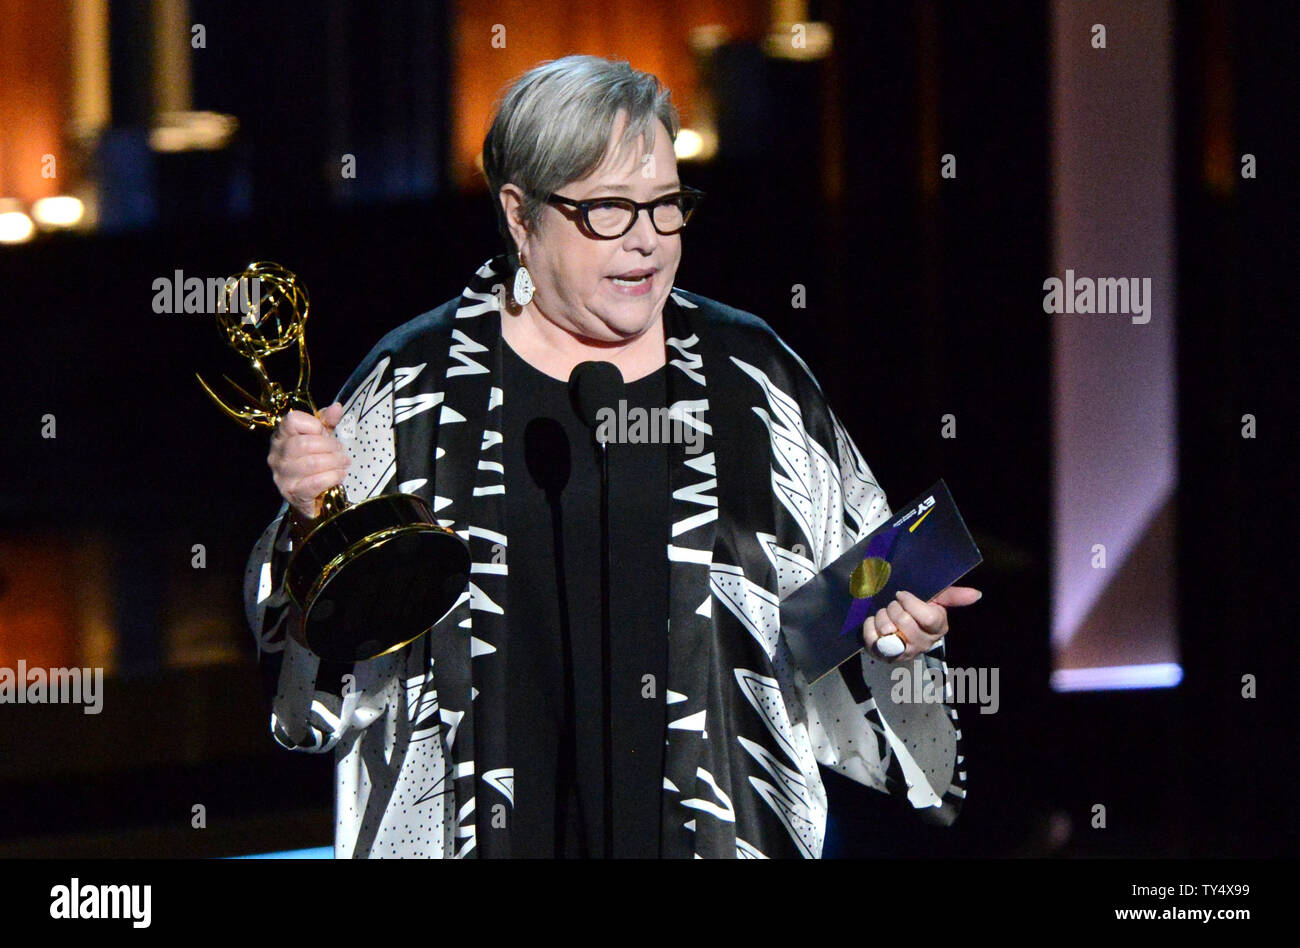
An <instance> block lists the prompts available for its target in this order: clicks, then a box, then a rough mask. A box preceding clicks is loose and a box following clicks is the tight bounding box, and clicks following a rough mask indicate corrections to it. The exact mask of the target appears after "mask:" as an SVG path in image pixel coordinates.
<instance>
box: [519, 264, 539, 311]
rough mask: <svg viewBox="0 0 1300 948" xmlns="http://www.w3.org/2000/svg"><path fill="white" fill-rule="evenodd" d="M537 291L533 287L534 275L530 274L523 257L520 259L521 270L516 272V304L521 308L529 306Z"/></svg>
mask: <svg viewBox="0 0 1300 948" xmlns="http://www.w3.org/2000/svg"><path fill="white" fill-rule="evenodd" d="M535 289H536V287H535V286H533V275H532V274H531V273H529V272H528V268H527V267H526V266H524V258H523V257H522V256H521V257H520V258H519V269H518V270H516V271H515V289H514V297H515V302H516V303H518V304H519V305H520V306H527V305H528V304H529V302H531V301H532V298H533V291H534V290H535Z"/></svg>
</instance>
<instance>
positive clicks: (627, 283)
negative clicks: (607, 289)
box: [611, 275, 648, 286]
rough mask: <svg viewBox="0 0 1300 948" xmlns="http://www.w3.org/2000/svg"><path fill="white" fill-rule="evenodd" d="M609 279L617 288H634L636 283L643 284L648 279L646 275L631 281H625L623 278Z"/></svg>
mask: <svg viewBox="0 0 1300 948" xmlns="http://www.w3.org/2000/svg"><path fill="white" fill-rule="evenodd" d="M611 279H612V280H613V281H614V282H615V283H617V284H618V285H619V286H636V285H637V284H638V283H641V282H643V281H644V280H646V279H648V275H647V276H639V277H636V278H635V279H631V280H625V279H623V277H611Z"/></svg>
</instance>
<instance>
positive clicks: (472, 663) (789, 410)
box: [246, 257, 965, 858]
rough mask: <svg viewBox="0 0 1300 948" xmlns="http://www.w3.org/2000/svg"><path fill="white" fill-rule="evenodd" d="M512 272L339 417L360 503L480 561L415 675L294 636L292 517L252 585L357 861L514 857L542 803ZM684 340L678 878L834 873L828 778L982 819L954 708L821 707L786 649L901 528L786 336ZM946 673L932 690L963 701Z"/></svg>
mask: <svg viewBox="0 0 1300 948" xmlns="http://www.w3.org/2000/svg"><path fill="white" fill-rule="evenodd" d="M505 266H506V262H505V260H504V258H501V257H497V258H493V259H491V260H489V261H487V262H486V263H484V264H483V266H481V267H480V268H479V270H478V271H477V272H476V273H475V274H474V276H473V278H472V279H471V280H470V282H469V285H468V286H467V287H466V288H465V290H464V292H463V294H462V295H461V297H460V298H459V299H456V300H450V301H448V302H447V303H445V304H443V305H442V306H439V307H438V308H437V309H435V310H433V311H431V312H429V313H425V314H424V315H422V316H419V317H417V318H416V319H413V320H411V321H410V322H408V323H406V324H404V325H402V326H400V327H399V328H397V329H395V330H393V331H392V332H391V333H389V334H388V335H387V336H385V337H384V338H383V339H382V340H381V341H380V342H379V343H378V345H376V346H375V348H374V349H373V350H372V351H371V353H370V354H369V356H367V358H366V359H365V361H364V362H363V363H362V364H361V365H360V367H358V369H357V370H356V372H355V373H354V374H353V375H352V377H351V378H350V379H349V380H348V382H347V383H346V385H345V386H344V388H343V390H342V392H341V393H340V398H339V400H340V401H342V402H343V404H344V405H345V408H346V411H345V415H344V420H343V421H342V422H341V423H340V425H339V428H338V432H339V435H340V437H342V438H343V439H344V440H345V443H346V444H347V445H348V447H349V452H350V454H351V455H352V457H353V464H352V466H351V468H350V469H349V471H348V475H347V479H346V481H345V487H346V489H347V492H348V495H349V497H350V498H351V499H352V500H353V501H357V500H360V499H362V498H365V497H369V496H373V495H375V494H378V493H382V492H385V491H393V490H399V491H408V492H412V493H415V494H418V495H420V496H422V497H425V498H426V499H428V500H429V501H430V502H431V503H432V505H433V507H434V509H435V511H436V516H437V517H438V518H439V522H441V523H443V524H444V525H447V526H450V527H452V528H453V529H455V530H456V531H457V532H458V533H459V534H460V535H461V536H462V537H464V538H465V539H466V540H467V541H468V542H469V545H470V551H471V555H472V559H473V567H472V573H471V577H470V580H471V581H470V585H469V589H468V591H467V592H466V593H465V594H464V595H463V596H462V598H461V600H460V602H459V603H458V604H457V606H456V607H455V608H454V609H453V610H452V612H451V613H450V614H449V615H448V616H447V617H446V618H445V619H444V620H443V621H442V622H441V623H440V624H439V625H438V626H437V627H435V629H434V630H433V631H432V632H431V633H430V634H429V635H427V636H425V637H424V640H423V641H420V642H417V643H414V644H412V645H410V646H407V647H406V648H404V649H401V650H399V651H398V652H395V653H394V654H392V655H389V656H384V657H381V658H378V659H374V660H372V661H369V662H359V663H357V664H356V665H354V666H348V667H337V666H331V667H325V666H321V665H320V664H319V663H318V662H317V660H316V659H315V658H314V657H313V656H312V655H311V654H310V653H307V652H306V651H305V650H303V649H302V648H301V647H300V646H298V645H297V644H296V643H295V642H294V641H293V640H292V639H291V638H289V637H287V636H286V635H285V629H286V627H287V623H288V622H292V621H295V620H296V619H297V614H296V610H295V608H294V606H293V605H292V603H290V602H289V601H288V600H287V598H286V596H285V593H284V591H283V586H282V580H283V574H284V564H285V562H286V560H287V558H288V554H289V541H288V539H287V535H286V534H287V531H285V530H283V529H281V528H282V525H283V524H282V521H283V515H284V508H282V509H281V514H280V516H279V517H277V518H276V520H274V521H273V522H272V523H271V525H270V527H268V529H267V531H266V533H265V534H264V535H263V537H262V539H261V541H260V542H259V543H258V544H257V546H256V548H255V549H254V551H253V555H252V558H251V559H250V561H249V567H248V574H247V582H246V603H247V608H248V613H249V621H250V623H251V625H252V627H253V629H254V631H255V633H256V636H257V639H258V642H259V647H260V650H261V652H262V653H264V654H263V655H262V659H263V661H268V662H275V663H277V664H278V691H277V694H276V697H275V700H274V705H273V712H272V717H271V729H272V734H273V735H274V737H275V739H276V740H277V741H278V742H279V743H280V744H282V745H284V746H285V747H288V748H290V749H294V750H303V751H314V752H325V751H330V750H332V751H334V753H335V755H336V761H337V763H336V773H337V788H336V791H337V797H336V836H335V855H336V856H338V857H394V856H406V857H436V858H443V857H464V856H476V855H477V856H491V857H499V856H508V855H509V852H510V845H509V833H508V830H507V827H508V825H509V812H510V809H511V808H512V807H513V800H514V794H515V792H516V790H518V791H519V792H527V788H525V787H519V788H516V787H515V785H514V778H513V770H512V767H511V762H510V760H509V759H508V758H507V756H506V748H507V747H508V744H507V741H506V728H507V726H508V724H509V722H508V721H507V720H506V717H505V708H506V701H505V689H506V688H507V687H508V682H507V681H506V678H505V675H504V668H505V655H506V649H507V648H508V644H509V643H508V641H507V638H506V625H507V623H506V617H505V607H506V602H507V599H506V583H507V582H508V578H509V573H508V565H509V562H510V560H511V557H513V556H523V555H527V551H524V550H511V549H510V543H509V530H508V524H506V523H505V522H504V518H503V510H504V496H503V495H504V492H505V486H504V471H503V468H502V457H503V455H502V425H501V423H500V417H501V408H502V404H503V399H504V398H506V397H521V398H522V397H526V396H525V395H524V393H518V394H516V393H503V392H502V389H501V377H502V374H501V373H502V368H501V346H502V343H501V328H500V327H501V322H500V320H501V317H500V309H499V305H500V301H501V300H503V299H504V293H505V287H504V285H505V283H506V276H505V275H506V274H507V273H508V272H509V271H508V270H506V269H505ZM663 318H664V321H665V338H666V351H667V361H668V378H667V391H668V402H669V406H670V410H671V413H672V416H673V417H675V418H680V419H681V420H682V422H683V423H685V424H689V425H691V426H693V427H694V428H695V429H696V430H697V431H698V432H699V433H700V434H702V436H703V439H704V440H703V449H702V450H700V451H699V452H698V453H694V454H692V453H688V452H687V450H686V445H684V444H680V443H679V444H675V445H673V446H671V448H670V451H671V454H670V461H669V463H670V478H671V488H672V508H671V520H672V527H671V535H670V536H668V537H665V538H664V544H665V555H666V556H667V557H668V559H669V570H670V616H669V624H668V628H667V629H666V635H667V638H668V664H667V674H668V681H667V682H666V691H665V694H666V699H667V710H668V716H667V720H668V724H667V731H666V734H665V739H666V758H665V767H664V780H663V811H662V831H661V844H662V851H663V854H664V855H665V856H683V857H690V856H696V857H705V858H710V857H728V858H730V857H758V858H762V857H777V856H804V857H814V858H815V857H820V855H821V852H822V842H823V837H824V833H825V826H826V793H825V789H824V787H823V784H822V781H821V777H820V775H819V773H818V765H819V764H821V765H825V766H827V767H831V768H834V769H835V770H837V771H839V772H840V773H843V774H845V775H847V776H848V777H850V778H852V779H853V780H855V781H858V782H859V783H862V784H865V785H867V786H869V787H872V788H875V789H877V790H879V791H881V792H884V793H889V794H894V795H898V796H899V797H902V798H905V799H906V800H907V801H908V802H910V804H911V805H912V806H913V807H915V808H916V809H917V812H918V813H919V814H920V815H921V816H922V817H924V818H925V819H926V820H927V822H931V821H932V822H936V823H939V824H948V823H950V822H951V821H952V820H953V819H955V817H956V815H957V812H958V811H959V809H960V805H961V800H962V798H963V797H964V796H965V790H964V782H965V773H964V770H965V766H964V761H963V758H962V756H961V754H960V745H959V740H960V736H961V733H960V731H959V730H958V729H957V726H956V722H957V715H956V711H955V710H954V709H953V708H952V707H951V704H936V703H929V704H895V703H891V701H890V685H891V682H890V679H889V672H890V671H891V670H892V667H893V666H889V665H887V664H885V663H879V662H876V661H875V660H873V659H872V658H870V657H869V656H867V655H865V654H864V655H862V656H861V657H860V658H858V659H853V660H851V661H849V662H847V663H845V664H844V665H843V666H841V667H840V669H839V670H838V671H837V672H834V673H832V674H830V675H827V676H825V677H824V678H822V679H821V680H820V681H818V682H817V683H816V684H815V685H813V686H811V687H810V686H809V685H808V684H807V682H806V681H805V679H804V678H803V677H802V674H801V673H799V672H798V671H797V669H796V668H795V667H794V666H793V665H792V663H791V660H790V655H789V651H788V649H787V647H786V645H785V642H784V639H783V638H782V637H781V636H780V634H779V628H780V601H781V599H783V598H784V597H785V596H787V595H788V594H789V593H790V592H792V591H793V590H795V589H797V588H798V587H799V586H800V585H801V584H802V583H804V582H805V581H807V580H808V579H809V578H810V577H811V576H812V575H814V573H816V572H817V571H819V570H821V569H822V568H823V567H824V566H826V565H828V564H829V563H831V562H832V561H833V560H835V558H836V557H838V556H839V555H840V553H841V552H842V551H843V550H845V549H847V547H848V546H850V545H852V544H853V543H854V542H856V541H857V540H858V539H860V538H861V537H863V536H865V535H866V534H867V533H868V532H869V531H870V530H872V529H873V528H874V527H876V526H877V525H879V524H880V523H881V522H882V521H883V520H885V519H886V518H887V517H888V516H890V514H891V511H890V508H889V506H888V504H887V503H886V500H885V494H884V491H883V490H882V489H881V488H880V486H879V485H878V484H877V483H876V482H875V480H874V478H873V477H872V474H871V471H870V470H869V469H868V467H867V465H866V463H865V462H864V460H863V458H862V456H861V455H860V454H859V452H858V450H857V448H856V447H855V446H854V444H853V442H852V441H851V440H850V438H849V436H848V434H847V433H846V432H845V430H844V428H843V426H842V425H841V424H840V422H839V420H838V419H837V418H836V416H835V415H834V414H833V413H832V412H831V410H830V409H829V407H828V406H827V404H826V402H825V400H824V398H823V396H822V393H821V390H820V387H819V386H818V384H817V382H816V381H815V380H814V378H813V376H812V375H811V373H810V372H809V370H808V368H807V366H806V365H805V364H804V363H803V361H802V360H800V359H799V357H798V356H796V355H795V354H794V353H793V352H791V351H790V350H789V349H788V348H787V347H786V346H785V345H784V344H783V343H782V342H781V340H780V339H779V338H778V337H777V336H776V335H775V333H773V331H772V330H771V329H770V328H769V327H768V326H767V324H766V323H764V322H763V321H761V320H760V319H758V318H757V317H755V316H752V315H750V314H748V313H744V312H741V311H739V310H736V309H733V308H731V307H728V306H724V305H722V304H720V303H717V302H714V301H713V300H709V299H706V298H705V297H702V296H698V295H696V294H694V293H690V292H687V291H685V290H681V289H676V288H674V290H673V291H672V293H671V295H670V299H669V301H668V302H667V303H666V304H665V306H664V313H663ZM943 657H944V647H943V645H940V646H938V647H937V648H935V649H933V650H932V651H931V652H929V653H927V654H926V655H923V656H921V657H920V658H918V659H917V663H918V664H917V666H916V668H915V669H914V671H917V672H919V671H921V670H922V664H924V666H925V667H927V668H932V669H939V670H941V671H942V672H943V673H944V674H945V678H944V679H942V680H945V681H946V668H944V667H943ZM949 687H951V686H949ZM873 695H874V696H875V698H879V700H880V706H877V703H876V700H875V698H873ZM947 697H948V698H949V699H950V698H951V692H949V694H948V696H947Z"/></svg>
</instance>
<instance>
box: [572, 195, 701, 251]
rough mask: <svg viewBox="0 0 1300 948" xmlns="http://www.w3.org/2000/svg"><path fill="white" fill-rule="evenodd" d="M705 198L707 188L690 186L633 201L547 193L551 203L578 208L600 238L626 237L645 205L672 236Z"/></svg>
mask: <svg viewBox="0 0 1300 948" xmlns="http://www.w3.org/2000/svg"><path fill="white" fill-rule="evenodd" d="M703 200H704V192H703V191H701V190H699V189H697V188H687V187H683V188H682V189H681V190H680V191H674V192H673V193H672V194H665V195H664V196H663V197H657V198H655V199H654V200H653V201H633V200H632V199H631V198H620V197H601V198H590V199H589V200H586V201H575V200H573V199H572V198H566V197H562V196H561V195H559V194H549V195H547V197H546V203H548V204H564V205H566V206H568V207H575V208H577V209H578V212H579V213H580V214H581V215H582V223H583V224H584V225H585V227H586V230H587V233H588V234H589V235H590V236H592V237H595V238H596V239H598V240H617V239H618V238H619V237H622V236H623V235H624V234H626V233H627V232H628V231H629V230H631V229H632V228H633V227H634V226H635V225H636V219H637V216H638V215H639V214H640V213H641V209H642V208H646V209H647V210H649V211H650V224H651V226H652V227H654V229H655V230H656V231H657V232H658V233H659V234H661V235H663V236H664V237H671V236H672V235H673V234H677V233H680V232H681V231H682V229H683V228H684V227H685V226H686V222H687V221H689V220H690V219H691V215H692V214H694V213H695V210H696V208H698V207H699V206H700V202H701V201H703Z"/></svg>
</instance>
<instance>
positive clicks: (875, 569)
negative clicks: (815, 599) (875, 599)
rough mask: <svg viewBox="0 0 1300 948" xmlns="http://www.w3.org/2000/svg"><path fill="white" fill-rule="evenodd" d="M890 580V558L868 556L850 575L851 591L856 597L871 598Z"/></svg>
mask: <svg viewBox="0 0 1300 948" xmlns="http://www.w3.org/2000/svg"><path fill="white" fill-rule="evenodd" d="M841 575H843V574H841ZM887 582H889V560H882V559H881V558H880V557H878V556H868V557H867V558H866V559H865V560H863V561H862V562H861V563H859V564H858V565H857V566H855V567H854V569H853V574H852V575H851V576H850V577H849V592H850V593H851V594H852V595H853V598H854V599H869V598H870V597H872V596H874V595H875V594H876V593H878V592H880V590H882V589H884V588H885V583H887Z"/></svg>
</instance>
